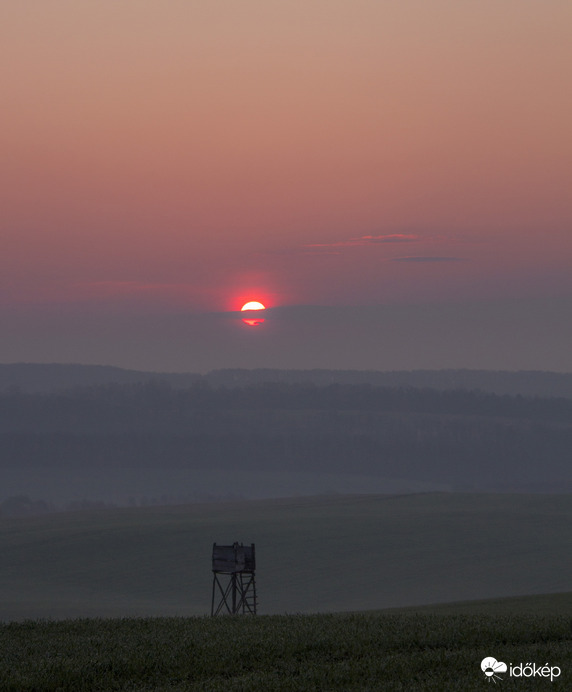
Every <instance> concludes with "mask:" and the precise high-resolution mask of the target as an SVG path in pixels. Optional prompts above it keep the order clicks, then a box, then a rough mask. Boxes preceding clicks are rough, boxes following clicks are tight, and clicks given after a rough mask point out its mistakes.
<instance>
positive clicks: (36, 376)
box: [0, 363, 201, 393]
mask: <svg viewBox="0 0 572 692" xmlns="http://www.w3.org/2000/svg"><path fill="white" fill-rule="evenodd" d="M200 379H201V375H198V374H194V373H181V374H179V373H177V374H173V373H159V372H143V371H139V370H126V369H124V368H116V367H113V366H110V365H79V364H59V363H10V364H0V392H3V391H4V392H5V391H7V390H9V389H19V390H21V391H23V392H29V393H35V392H53V391H58V390H62V389H72V388H74V387H92V386H98V385H106V384H138V383H145V382H163V383H167V384H170V385H172V386H176V387H188V386H189V385H191V384H193V383H194V382H196V381H197V380H200Z"/></svg>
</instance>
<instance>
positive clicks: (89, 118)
mask: <svg viewBox="0 0 572 692" xmlns="http://www.w3.org/2000/svg"><path fill="white" fill-rule="evenodd" d="M571 28H572V4H571V3H570V2H569V0H548V1H547V0H503V2H498V0H479V2H459V1H458V0H432V2H426V0H401V1H400V2H380V1H379V0H351V2H350V0H284V1H282V0H241V2H240V3H237V2H234V1H231V0H216V2H204V1H203V0H161V2H159V0H122V2H117V1H116V0H98V2H92V3H78V2H77V1H76V0H53V1H52V2H39V1H37V0H3V1H2V3H1V4H0V46H1V48H0V53H1V55H2V60H1V61H0V87H1V92H0V93H1V94H2V111H1V112H2V127H1V128H0V209H1V212H0V319H1V322H2V324H3V328H2V329H1V330H0V362H5V363H8V362H22V361H26V362H76V363H99V364H110V365H120V366H123V367H134V368H139V369H147V370H164V371H197V372H205V371H207V370H210V369H213V368H219V367H277V368H291V367H296V368H315V367H328V368H355V369H380V370H392V369H413V368H446V367H468V368H493V369H510V370H517V369H544V370H558V371H568V372H571V371H572V327H571V326H570V324H571V323H572V223H571V222H572V194H571V192H570V191H571V190H572V136H571V135H572V133H571V126H570V123H571V122H572V42H570V30H571ZM250 300H258V301H261V302H262V303H264V304H265V305H266V306H267V308H268V310H267V311H266V313H265V321H264V323H263V324H259V325H257V326H248V325H246V324H245V323H243V322H242V320H241V319H240V316H238V315H237V314H236V311H237V310H239V309H240V307H241V306H242V304H243V303H245V302H247V301H250Z"/></svg>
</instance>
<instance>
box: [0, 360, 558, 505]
mask: <svg viewBox="0 0 572 692" xmlns="http://www.w3.org/2000/svg"><path fill="white" fill-rule="evenodd" d="M119 372H121V371H119ZM286 374H287V372H286V371H285V372H283V373H282V374H281V377H282V380H283V381H276V379H274V380H272V379H267V378H268V377H271V376H270V375H269V374H268V373H266V377H261V376H260V374H258V375H257V373H256V372H255V371H253V372H250V378H249V377H247V375H248V371H247V372H246V373H245V372H242V373H240V376H239V377H237V373H228V374H227V376H226V381H225V378H224V377H223V376H222V375H221V373H218V374H217V375H216V377H215V376H212V377H211V378H210V379H209V378H208V377H200V376H197V377H196V378H194V379H193V380H192V381H189V378H188V379H187V380H181V381H177V380H176V379H173V378H172V379H171V381H165V380H161V379H160V377H159V376H158V377H157V378H156V379H153V378H152V377H151V376H149V379H148V380H146V381H133V382H123V383H121V382H120V383H117V382H113V381H107V382H100V383H96V384H93V383H92V384H83V385H76V386H68V387H67V388H59V389H58V388H51V389H49V390H47V391H46V390H45V391H33V390H32V391H26V389H24V388H23V387H19V386H14V385H12V386H9V387H7V388H5V389H4V391H3V392H1V393H0V445H1V447H0V449H1V457H0V465H1V467H0V468H1V473H2V478H3V483H2V490H1V491H0V492H1V495H0V501H1V504H0V509H1V511H2V513H3V514H4V515H5V516H13V515H19V514H38V513H44V512H49V511H54V510H61V509H80V508H90V507H105V506H114V505H115V506H142V505H143V506H145V505H156V504H183V503H187V502H204V501H213V500H234V499H257V498H270V497H286V496H298V495H319V494H337V493H357V494H360V493H366V492H368V493H402V492H427V491H465V492H466V491H469V492H569V491H571V490H572V470H571V468H570V453H571V450H572V399H570V398H567V397H563V396H561V397H547V396H544V397H539V396H522V395H520V394H498V393H497V394H495V393H492V392H487V391H484V390H483V389H476V388H475V389H471V390H469V389H460V388H457V389H444V388H442V386H443V385H442V383H441V388H440V389H439V388H437V387H432V388H431V387H427V386H421V387H419V386H417V387H415V386H405V385H400V386H399V385H397V386H395V385H394V386H380V385H372V384H367V383H363V382H359V379H358V381H357V382H355V383H351V382H347V381H346V382H331V383H329V384H324V383H323V382H322V383H319V379H320V378H319V377H318V376H317V375H316V373H314V379H317V380H318V383H316V382H315V381H312V380H311V374H308V375H307V378H308V379H307V380H306V381H305V382H304V381H296V379H298V380H299V379H300V375H299V374H298V376H296V377H292V378H291V379H293V380H294V381H291V382H288V381H284V380H285V379H286V377H285V375H286ZM181 377H182V376H181ZM330 377H331V373H330ZM473 378H474V379H477V380H478V378H477V377H476V375H475V374H473ZM487 378H488V380H487ZM321 379H322V380H324V379H326V378H325V376H324V374H323V373H322V377H321ZM342 379H343V378H342ZM433 379H434V382H435V383H438V378H436V377H435V375H434V377H433ZM493 379H494V378H492V377H491V374H490V373H488V374H484V373H483V376H482V382H487V381H489V382H490V381H492V380H493ZM499 379H502V378H499ZM522 379H523V380H524V379H525V377H524V376H523V378H522ZM346 380H347V377H346ZM441 380H446V378H445V377H444V376H442V377H441ZM529 380H530V377H529ZM424 381H425V382H426V381H427V374H426V375H425V378H424Z"/></svg>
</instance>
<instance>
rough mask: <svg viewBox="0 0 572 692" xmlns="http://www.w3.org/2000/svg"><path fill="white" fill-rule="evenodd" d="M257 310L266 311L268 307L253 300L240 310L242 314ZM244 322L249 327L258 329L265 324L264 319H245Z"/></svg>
mask: <svg viewBox="0 0 572 692" xmlns="http://www.w3.org/2000/svg"><path fill="white" fill-rule="evenodd" d="M255 310H266V306H265V305H263V304H262V303H259V302H258V301H257V300H251V301H249V302H248V303H245V304H244V305H243V306H242V307H241V308H240V311H241V312H248V313H251V312H254V311H255ZM242 321H243V322H244V324H247V325H248V326H249V327H257V326H258V325H260V324H262V323H263V322H264V317H244V318H243V319H242Z"/></svg>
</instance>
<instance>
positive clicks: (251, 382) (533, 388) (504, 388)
mask: <svg viewBox="0 0 572 692" xmlns="http://www.w3.org/2000/svg"><path fill="white" fill-rule="evenodd" d="M147 382H160V383H164V384H168V385H170V386H171V387H175V388H177V389H179V388H186V387H189V386H190V385H192V384H195V383H197V382H204V383H206V384H209V385H211V386H213V387H248V386H256V385H262V384H265V383H269V382H279V383H284V384H314V385H318V386H323V385H329V384H370V385H372V386H377V387H414V388H430V389H438V390H451V389H463V390H482V391H485V392H491V393H494V394H510V395H521V396H539V397H566V398H572V373H558V372H544V371H535V370H527V371H516V372H512V371H492V370H396V371H388V372H384V371H376V370H273V369H253V370H245V369H221V370H213V371H211V372H209V373H208V374H206V375H200V374H198V373H192V372H189V373H165V372H145V371H139V370H128V369H124V368H117V367H112V366H108V365H79V364H69V365H66V364H55V363H48V364H40V363H13V364H0V392H2V391H6V390H8V389H20V390H22V391H24V392H50V391H57V390H62V389H70V388H73V387H78V386H80V387H84V386H94V385H105V384H136V383H147Z"/></svg>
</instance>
